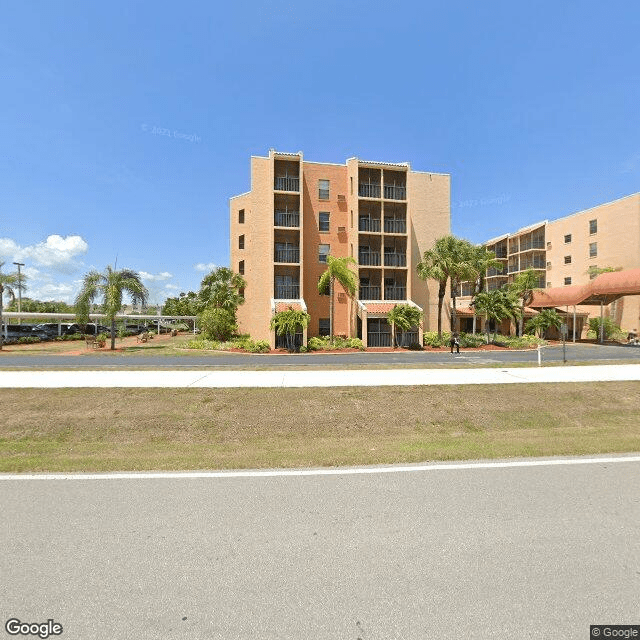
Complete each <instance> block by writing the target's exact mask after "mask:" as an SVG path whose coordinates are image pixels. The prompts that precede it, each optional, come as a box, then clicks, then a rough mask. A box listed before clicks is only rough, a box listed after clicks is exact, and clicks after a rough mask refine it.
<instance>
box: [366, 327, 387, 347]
mask: <svg viewBox="0 0 640 640" xmlns="http://www.w3.org/2000/svg"><path fill="white" fill-rule="evenodd" d="M367 346H368V347H390V346H391V331H389V333H386V332H385V333H367Z"/></svg>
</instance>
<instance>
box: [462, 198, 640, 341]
mask: <svg viewBox="0 0 640 640" xmlns="http://www.w3.org/2000/svg"><path fill="white" fill-rule="evenodd" d="M485 245H486V247H487V248H488V249H490V250H491V251H494V252H495V254H496V258H498V259H499V260H500V261H501V262H502V265H503V268H502V271H500V270H499V269H492V270H490V271H488V272H487V274H486V281H485V282H486V288H487V289H488V290H492V289H499V288H500V287H501V286H503V285H505V284H508V283H509V282H512V281H513V279H514V277H515V276H516V275H517V274H518V273H520V272H522V271H525V270H527V269H534V270H535V271H536V272H537V273H538V276H539V279H538V286H539V287H540V288H555V287H565V286H572V285H580V284H585V283H587V282H589V280H590V279H592V278H594V277H595V275H596V274H597V271H596V269H598V268H600V269H602V268H606V267H611V268H614V269H636V268H639V267H640V193H635V194H632V195H630V196H626V197H624V198H620V199H619V200H615V201H613V202H608V203H605V204H602V205H599V206H597V207H593V208H591V209H586V210H584V211H578V212H577V213H574V214H571V215H568V216H565V217H563V218H558V219H557V220H553V221H548V220H544V221H542V222H539V223H536V224H534V225H530V226H528V227H525V228H523V229H519V230H518V231H515V232H514V233H508V234H505V235H503V236H500V237H498V238H493V239H491V240H488V241H487V242H486V243H485ZM459 293H460V294H461V304H462V305H464V304H469V302H470V301H471V295H472V293H473V284H472V283H464V284H463V285H462V287H461V289H460V291H459ZM576 311H577V313H578V314H579V315H582V316H584V317H587V316H589V315H591V316H593V315H599V310H598V309H594V308H593V307H588V306H584V307H580V306H579V305H578V307H577V310H576ZM467 315H468V314H467ZM607 315H608V316H609V317H611V319H612V320H613V321H614V322H615V324H617V325H619V326H620V327H621V328H622V329H623V330H624V331H631V330H633V329H638V328H640V296H626V297H624V298H621V299H620V300H617V301H616V302H613V303H611V304H610V305H609V307H608V309H607ZM469 322H470V321H469V319H468V318H465V317H464V315H462V317H461V324H460V329H462V330H465V329H466V328H467V324H469ZM580 328H581V331H582V332H583V333H584V332H586V330H587V328H588V325H587V323H586V322H584V323H581V327H580Z"/></svg>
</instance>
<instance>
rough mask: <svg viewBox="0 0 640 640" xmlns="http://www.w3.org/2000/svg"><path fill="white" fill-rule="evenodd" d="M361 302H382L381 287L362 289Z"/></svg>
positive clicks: (360, 293)
mask: <svg viewBox="0 0 640 640" xmlns="http://www.w3.org/2000/svg"><path fill="white" fill-rule="evenodd" d="M358 295H359V298H360V300H380V287H373V286H369V285H367V286H365V287H360V291H359V294H358Z"/></svg>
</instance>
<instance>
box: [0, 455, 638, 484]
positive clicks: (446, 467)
mask: <svg viewBox="0 0 640 640" xmlns="http://www.w3.org/2000/svg"><path fill="white" fill-rule="evenodd" d="M619 462H640V455H638V456H620V457H615V458H569V459H567V458H559V459H553V460H518V461H514V462H465V463H455V464H429V465H416V466H410V467H401V466H397V467H362V468H355V469H352V468H347V469H282V470H272V471H184V472H180V471H173V472H172V471H167V472H161V471H156V472H147V473H145V472H141V473H66V474H64V473H62V474H60V473H42V474H0V480H189V479H198V478H274V477H291V476H293V477H295V476H343V475H367V474H376V473H404V472H409V471H455V470H463V469H508V468H514V467H550V466H558V465H576V464H613V463H619Z"/></svg>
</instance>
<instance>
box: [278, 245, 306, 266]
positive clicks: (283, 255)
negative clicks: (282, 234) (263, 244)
mask: <svg viewBox="0 0 640 640" xmlns="http://www.w3.org/2000/svg"><path fill="white" fill-rule="evenodd" d="M273 260H274V262H287V263H296V262H300V248H299V247H298V248H293V249H276V250H275V252H274V258H273Z"/></svg>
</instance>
